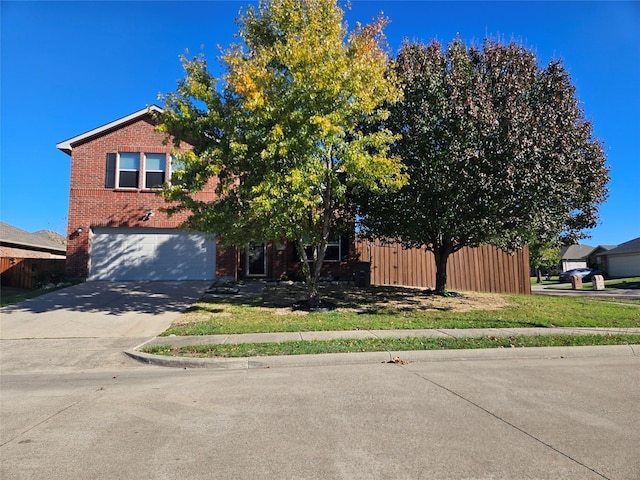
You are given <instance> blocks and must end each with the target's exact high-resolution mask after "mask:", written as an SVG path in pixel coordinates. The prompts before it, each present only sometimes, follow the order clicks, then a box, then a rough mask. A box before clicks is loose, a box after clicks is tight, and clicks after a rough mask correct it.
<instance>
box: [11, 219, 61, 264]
mask: <svg viewBox="0 0 640 480" xmlns="http://www.w3.org/2000/svg"><path fill="white" fill-rule="evenodd" d="M65 243H66V241H65V238H64V237H63V236H62V235H59V234H57V233H55V232H50V231H48V230H40V231H38V232H35V233H29V232H26V231H25V230H21V229H19V228H16V227H14V226H12V225H9V224H7V223H4V222H0V257H2V258H64V257H65V254H66V251H67V247H66V245H65Z"/></svg>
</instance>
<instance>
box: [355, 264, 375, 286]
mask: <svg viewBox="0 0 640 480" xmlns="http://www.w3.org/2000/svg"><path fill="white" fill-rule="evenodd" d="M353 274H354V276H353V283H354V285H355V286H356V287H360V288H367V287H370V286H371V263H370V262H357V263H356V264H355V265H354V266H353Z"/></svg>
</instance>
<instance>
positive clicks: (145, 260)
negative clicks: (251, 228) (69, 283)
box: [89, 228, 216, 280]
mask: <svg viewBox="0 0 640 480" xmlns="http://www.w3.org/2000/svg"><path fill="white" fill-rule="evenodd" d="M89 262H90V263H89V280H212V279H214V278H215V271H216V242H215V240H214V239H213V238H211V237H207V236H206V235H204V234H201V233H187V232H181V231H177V230H174V229H156V228H94V229H93V231H92V234H91V240H90V249H89Z"/></svg>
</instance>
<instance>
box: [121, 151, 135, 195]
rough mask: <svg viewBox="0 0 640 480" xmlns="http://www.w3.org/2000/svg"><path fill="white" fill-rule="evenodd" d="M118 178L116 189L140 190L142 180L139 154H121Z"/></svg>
mask: <svg viewBox="0 0 640 480" xmlns="http://www.w3.org/2000/svg"><path fill="white" fill-rule="evenodd" d="M116 178H117V179H118V181H117V185H116V187H119V188H138V184H139V180H140V154H139V153H120V155H119V158H118V174H117V176H116Z"/></svg>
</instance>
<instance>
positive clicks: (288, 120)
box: [161, 0, 406, 305]
mask: <svg viewBox="0 0 640 480" xmlns="http://www.w3.org/2000/svg"><path fill="white" fill-rule="evenodd" d="M237 23H238V26H239V32H238V39H239V40H240V42H239V43H237V44H234V45H232V46H231V47H230V48H229V49H228V50H226V51H224V52H223V54H222V56H221V61H222V64H223V66H224V67H225V69H226V70H225V74H224V75H223V76H222V78H221V79H217V78H214V77H213V76H212V75H211V74H210V73H209V72H208V70H207V63H206V59H205V58H204V56H199V57H196V58H194V59H191V60H188V59H186V58H185V59H183V64H184V68H185V71H186V77H185V78H184V79H183V80H181V81H180V82H179V83H178V89H177V91H176V92H173V93H170V94H168V95H167V96H166V97H165V98H164V101H165V112H164V114H163V115H162V117H161V122H162V124H161V129H162V130H164V131H165V132H167V133H169V134H171V135H172V136H173V137H174V138H175V141H176V142H177V143H180V142H181V141H187V142H189V144H191V145H193V146H194V149H193V151H192V152H190V153H188V154H186V155H184V156H182V157H181V158H179V159H178V163H179V164H180V165H181V167H182V168H180V169H179V170H178V172H177V175H178V177H179V179H180V182H179V183H180V184H179V185H176V186H173V187H168V188H167V189H165V191H164V195H165V198H166V199H167V200H168V201H170V202H174V206H172V207H171V208H170V211H172V212H176V211H183V210H186V211H188V212H190V217H189V220H188V221H187V224H186V226H187V227H191V228H196V229H198V230H202V231H205V232H211V233H216V234H218V235H219V236H221V238H222V240H223V241H225V242H226V243H227V244H236V245H243V244H246V243H247V242H249V241H255V240H259V241H262V240H275V241H279V240H281V239H283V238H284V239H287V240H289V241H293V242H295V244H296V245H297V248H298V252H299V255H300V260H301V263H302V266H303V268H302V270H303V273H304V275H305V279H306V282H307V285H308V299H309V302H310V303H311V304H312V305H317V304H319V302H320V299H319V296H318V279H319V277H320V272H321V267H322V262H323V260H324V256H325V252H326V250H327V245H328V242H329V239H330V236H331V235H332V232H335V231H336V229H337V228H339V226H340V224H341V222H344V221H345V219H349V218H351V219H352V213H351V208H350V205H349V201H348V198H349V193H350V192H352V191H355V190H357V191H370V192H374V193H381V192H386V191H394V190H397V189H398V188H400V187H401V186H402V185H403V184H404V183H405V181H406V177H405V174H404V173H403V166H402V163H401V161H400V159H399V158H398V157H396V156H393V155H391V154H390V153H389V148H390V145H391V144H392V143H393V142H394V141H395V140H396V139H397V137H396V136H394V134H392V133H391V132H390V131H388V130H385V129H384V128H378V127H375V126H376V125H381V124H382V121H384V120H385V119H386V118H387V116H388V111H387V110H386V109H385V108H384V105H390V104H393V103H395V102H396V101H398V100H399V99H400V97H401V90H400V89H399V87H398V85H397V82H396V77H395V73H394V71H393V69H391V68H390V64H389V63H390V62H389V58H388V55H387V51H386V48H385V42H384V36H383V28H384V26H385V23H386V21H385V20H384V18H382V17H379V18H378V19H376V20H374V21H373V22H372V23H371V24H369V25H366V26H362V25H360V24H357V25H356V26H355V28H354V29H353V30H352V31H350V32H349V31H348V27H347V25H346V23H345V22H344V11H343V10H342V9H341V8H340V7H338V5H337V3H336V1H335V0H263V1H260V2H259V4H258V6H257V7H253V6H249V7H248V8H247V9H246V10H245V11H244V12H241V13H240V17H239V18H238V20H237ZM213 176H215V177H217V178H219V180H220V181H219V183H218V187H217V189H218V191H217V193H218V199H216V200H214V201H211V202H203V201H199V200H197V199H196V197H195V195H194V194H196V193H197V192H198V191H200V190H201V189H202V188H203V186H204V185H205V184H206V182H207V181H208V180H209V179H210V178H211V177H213ZM309 247H312V248H309ZM308 252H312V254H308Z"/></svg>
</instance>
